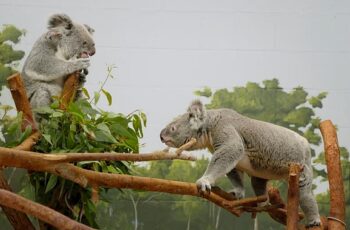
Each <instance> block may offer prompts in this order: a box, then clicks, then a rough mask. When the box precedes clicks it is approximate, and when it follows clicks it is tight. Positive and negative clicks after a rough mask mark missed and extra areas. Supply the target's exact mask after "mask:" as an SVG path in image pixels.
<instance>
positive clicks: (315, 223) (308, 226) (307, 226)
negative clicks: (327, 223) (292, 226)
mask: <svg viewBox="0 0 350 230" xmlns="http://www.w3.org/2000/svg"><path fill="white" fill-rule="evenodd" d="M317 226H321V221H313V222H311V223H308V224H307V225H306V226H305V228H306V229H308V228H312V227H317Z"/></svg>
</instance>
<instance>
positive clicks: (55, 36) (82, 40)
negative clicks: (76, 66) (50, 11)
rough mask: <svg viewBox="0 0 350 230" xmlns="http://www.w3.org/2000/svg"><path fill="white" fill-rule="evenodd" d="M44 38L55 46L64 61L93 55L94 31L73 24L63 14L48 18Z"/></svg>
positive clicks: (94, 50)
mask: <svg viewBox="0 0 350 230" xmlns="http://www.w3.org/2000/svg"><path fill="white" fill-rule="evenodd" d="M48 29H49V31H48V32H47V35H46V38H47V40H48V41H50V42H51V43H53V44H55V45H56V46H57V49H59V50H60V52H61V54H62V55H63V57H64V58H65V59H66V60H69V59H71V58H88V57H89V56H92V55H94V54H95V52H96V49H95V42H94V41H93V39H92V34H93V32H94V30H93V29H92V28H91V27H89V26H88V25H83V24H79V23H75V22H73V21H72V20H71V19H70V17H69V16H67V15H65V14H55V15H53V16H51V17H50V19H49V23H48Z"/></svg>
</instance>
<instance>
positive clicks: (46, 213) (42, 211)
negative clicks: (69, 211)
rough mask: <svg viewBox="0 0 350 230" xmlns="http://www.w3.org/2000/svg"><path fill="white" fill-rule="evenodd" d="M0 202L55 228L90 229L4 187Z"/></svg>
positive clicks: (24, 227)
mask: <svg viewBox="0 0 350 230" xmlns="http://www.w3.org/2000/svg"><path fill="white" fill-rule="evenodd" d="M0 203H1V205H3V206H6V207H9V208H12V209H15V210H17V211H20V212H24V213H27V214H29V215H33V216H35V217H37V218H38V219H40V220H42V221H44V222H46V223H48V224H50V225H52V226H54V227H56V228H57V229H66V230H71V229H77V230H92V228H90V227H88V226H86V225H83V224H81V223H78V222H76V221H74V220H71V219H70V218H68V217H66V216H65V215H63V214H61V213H59V212H56V211H54V210H52V209H50V208H48V207H46V206H44V205H41V204H38V203H35V202H33V201H30V200H28V199H25V198H23V197H21V196H19V195H16V194H14V193H12V192H9V191H6V190H4V189H0ZM22 229H29V228H28V226H23V228H22ZM33 229H34V228H33Z"/></svg>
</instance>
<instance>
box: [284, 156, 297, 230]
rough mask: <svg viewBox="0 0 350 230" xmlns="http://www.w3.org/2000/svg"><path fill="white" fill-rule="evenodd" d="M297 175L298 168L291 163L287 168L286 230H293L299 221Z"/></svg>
mask: <svg viewBox="0 0 350 230" xmlns="http://www.w3.org/2000/svg"><path fill="white" fill-rule="evenodd" d="M299 174H300V166H299V165H298V164H295V163H292V164H291V165H290V167H289V180H288V200H287V230H295V229H297V227H298V221H299V212H298V210H299Z"/></svg>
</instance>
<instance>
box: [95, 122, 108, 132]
mask: <svg viewBox="0 0 350 230" xmlns="http://www.w3.org/2000/svg"><path fill="white" fill-rule="evenodd" d="M96 128H97V129H99V130H102V131H104V132H106V133H109V134H110V133H111V131H110V130H109V128H108V126H107V125H106V123H100V124H98V125H97V127H96Z"/></svg>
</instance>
